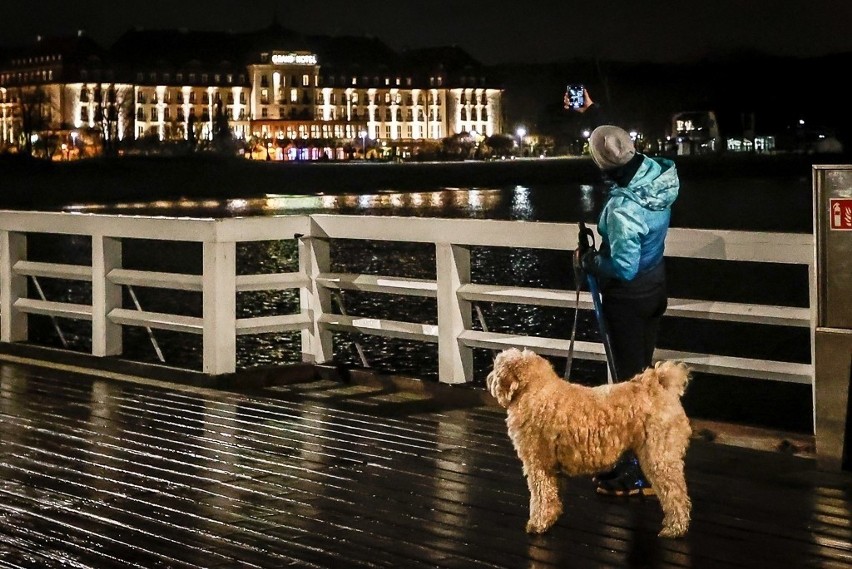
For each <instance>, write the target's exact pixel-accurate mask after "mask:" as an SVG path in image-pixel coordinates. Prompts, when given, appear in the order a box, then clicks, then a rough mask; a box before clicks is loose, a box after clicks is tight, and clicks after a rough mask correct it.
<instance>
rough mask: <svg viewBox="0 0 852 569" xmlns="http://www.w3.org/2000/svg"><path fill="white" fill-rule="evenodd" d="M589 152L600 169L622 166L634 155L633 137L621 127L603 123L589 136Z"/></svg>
mask: <svg viewBox="0 0 852 569" xmlns="http://www.w3.org/2000/svg"><path fill="white" fill-rule="evenodd" d="M589 153H590V154H591V155H592V160H594V161H595V164H597V165H598V168H600V169H601V170H612V169H613V168H618V167H619V166H624V165H625V164H627V163H628V162H630V159H631V158H633V157H634V156H635V155H636V148H635V147H634V146H633V139H632V138H630V134H628V133H627V131H626V130H624V129H623V128H619V127H617V126H613V125H611V124H605V125H603V126H599V127H598V128H596V129H595V130H594V131H592V135H591V136H590V137H589Z"/></svg>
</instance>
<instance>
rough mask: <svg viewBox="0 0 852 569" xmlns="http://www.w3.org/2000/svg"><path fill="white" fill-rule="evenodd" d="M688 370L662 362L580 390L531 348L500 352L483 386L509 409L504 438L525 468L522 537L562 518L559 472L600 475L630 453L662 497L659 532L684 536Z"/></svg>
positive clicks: (687, 510)
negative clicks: (526, 515)
mask: <svg viewBox="0 0 852 569" xmlns="http://www.w3.org/2000/svg"><path fill="white" fill-rule="evenodd" d="M689 373H690V370H689V369H688V368H687V367H686V365H684V364H683V363H676V362H671V361H665V362H659V363H657V364H656V365H655V366H654V367H651V368H648V369H647V370H645V372H643V373H641V374H638V375H636V376H635V377H634V378H633V379H631V380H630V381H625V382H621V383H616V384H613V385H603V386H600V387H584V386H581V385H575V384H572V383H569V382H568V381H565V380H563V379H562V378H561V377H559V376H558V375H557V374H556V373H555V372H554V370H553V366H551V365H550V362H548V361H547V360H546V359H544V358H542V357H541V356H539V355H537V354H536V353H534V352H532V351H530V350H524V351H520V350H518V349H515V348H510V349H508V350H504V351H503V352H501V353H500V354H498V355H497V357H496V358H495V360H494V369H493V370H492V371H491V373H489V374H488V379H487V385H488V390H489V391H490V392H491V395H493V396H494V397H495V398H496V399H497V402H498V403H499V404H500V405H501V406H503V407H505V408H506V410H507V413H508V416H507V418H506V424H507V426H508V430H509V438H511V439H512V444H513V445H514V447H515V450H516V451H517V453H518V457H519V458H520V459H521V462H522V463H523V467H524V476H526V479H527V485H528V486H529V490H530V518H529V521H528V522H527V528H526V529H527V532H529V533H544V532H546V531H547V530H548V529H550V527H551V526H552V525H553V524H554V523H556V520H557V518H558V517H559V515H560V514H561V513H562V502H561V499H560V497H559V481H558V475H559V474H560V472H561V473H565V474H567V475H569V476H574V475H578V474H596V473H599V472H603V471H605V470H608V469H610V468H612V467H613V465H614V464H615V463H616V461H617V460H618V458H619V457H620V456H621V454H622V453H623V452H624V451H627V450H632V451H634V452H635V453H636V455H637V456H638V458H639V464H640V465H641V467H642V470H643V471H644V473H645V475H646V476H647V478H648V480H649V481H650V482H651V484H652V485H653V488H654V490H655V491H656V494H657V495H658V496H659V499H660V505H661V506H662V509H663V529H662V531H660V533H659V535H660V536H662V537H681V536H683V535H685V534H686V531H687V529H688V528H689V517H690V510H691V502H690V499H689V495H688V494H687V490H686V480H685V478H684V473H683V460H684V456H685V454H686V448H687V446H688V445H689V437H690V435H691V433H692V429H691V428H690V426H689V419H687V417H686V413H685V412H684V410H683V407H682V406H681V403H680V397H681V396H682V395H683V393H684V389H685V388H686V384H687V382H688V381H689Z"/></svg>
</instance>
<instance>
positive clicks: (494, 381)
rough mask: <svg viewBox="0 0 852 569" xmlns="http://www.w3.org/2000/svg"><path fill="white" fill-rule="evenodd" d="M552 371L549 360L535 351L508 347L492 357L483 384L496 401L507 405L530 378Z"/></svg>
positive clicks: (504, 405)
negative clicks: (490, 367) (491, 363)
mask: <svg viewBox="0 0 852 569" xmlns="http://www.w3.org/2000/svg"><path fill="white" fill-rule="evenodd" d="M539 367H541V369H539ZM552 373H553V367H552V366H551V365H550V362H548V361H547V360H546V359H544V358H542V357H541V356H539V355H538V354H536V353H535V352H533V351H530V350H527V349H525V350H523V351H521V350H519V349H517V348H509V349H507V350H503V351H502V352H500V353H499V354H497V357H496V358H494V369H492V370H491V373H489V374H488V377H487V378H486V380H485V384H486V385H487V386H488V391H490V392H491V395H493V396H494V398H495V399H496V400H497V403H499V404H500V405H501V406H502V407H508V406H509V404H510V403H511V402H512V401H514V400H515V399H517V396H518V395H519V393H520V392H521V391H523V389H524V387H525V386H526V385H527V382H528V381H529V380H530V379H533V378H536V377H546V374H552Z"/></svg>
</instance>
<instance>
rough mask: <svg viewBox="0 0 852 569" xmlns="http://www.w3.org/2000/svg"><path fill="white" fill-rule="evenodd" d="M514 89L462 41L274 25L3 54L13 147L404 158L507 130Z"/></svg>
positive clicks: (2, 111)
mask: <svg viewBox="0 0 852 569" xmlns="http://www.w3.org/2000/svg"><path fill="white" fill-rule="evenodd" d="M502 94H503V92H502V89H501V88H500V87H499V86H496V85H494V84H493V83H491V82H489V80H488V79H487V78H486V77H485V75H484V72H483V67H482V66H481V65H479V64H478V63H477V62H476V61H474V60H473V59H471V58H470V56H468V55H467V54H466V53H464V52H463V51H461V50H459V49H458V48H435V49H427V50H418V51H411V52H405V53H402V54H399V53H396V52H394V51H392V50H391V49H390V48H388V47H387V46H385V45H384V44H382V43H381V42H379V41H378V40H376V39H373V38H354V37H346V38H336V37H316V36H314V37H303V36H299V35H298V34H295V33H293V32H290V31H288V30H284V29H283V28H280V26H277V25H273V26H272V27H271V28H270V29H267V30H263V31H261V32H254V33H245V34H232V33H225V32H222V33H218V32H188V31H185V30H167V31H148V32H146V31H144V30H134V31H131V32H128V33H127V34H125V35H124V36H122V37H121V38H120V39H119V40H118V41H117V42H116V44H114V45H113V46H112V47H111V48H110V49H109V50H106V49H103V48H101V47H100V46H98V45H97V44H95V42H93V41H92V40H91V39H90V38H88V37H87V36H85V34H82V33H80V34H78V36H77V37H74V38H65V39H59V40H47V39H40V40H39V41H37V42H36V44H35V45H34V46H31V47H29V48H26V49H22V50H16V51H14V52H13V53H10V54H8V55H7V56H6V57H4V58H3V59H2V60H0V147H3V146H5V147H16V148H22V147H25V146H27V145H28V144H35V143H37V142H38V141H39V140H40V139H42V138H45V137H51V138H52V139H54V140H55V141H57V140H58V141H59V142H60V143H61V144H64V145H66V148H67V147H68V145H70V147H71V148H72V149H73V150H74V151H75V152H78V151H79V150H80V148H81V147H82V146H84V145H87V144H95V141H96V140H100V143H101V145H102V146H104V147H106V146H108V145H110V144H111V143H112V144H116V145H118V143H123V142H126V141H128V140H135V141H139V140H147V141H149V142H151V141H153V142H157V141H159V142H170V141H181V140H184V141H191V142H193V143H198V144H204V143H207V142H211V141H213V140H215V139H216V137H217V135H218V134H219V133H221V132H227V133H228V135H229V136H232V137H233V138H234V139H236V140H238V141H242V142H244V143H246V144H245V146H246V147H251V146H252V145H254V146H255V147H259V148H261V149H262V152H264V153H268V155H269V157H270V158H271V159H288V158H289V159H292V158H296V157H298V158H308V159H309V158H317V157H319V156H325V157H331V158H343V157H345V156H347V155H348V156H352V155H353V154H355V155H358V154H360V155H366V154H368V153H371V154H375V155H388V154H395V155H400V156H404V155H406V154H411V153H417V151H418V149H421V148H423V147H424V146H425V145H428V144H429V142H432V143H433V144H434V143H435V142H437V141H441V140H442V139H445V138H447V137H452V136H454V135H463V134H467V135H470V136H473V137H480V138H481V137H488V136H491V135H495V134H501V133H502V131H503V121H502V107H501V98H502ZM250 142H251V143H252V144H248V143H250ZM264 157H265V156H264Z"/></svg>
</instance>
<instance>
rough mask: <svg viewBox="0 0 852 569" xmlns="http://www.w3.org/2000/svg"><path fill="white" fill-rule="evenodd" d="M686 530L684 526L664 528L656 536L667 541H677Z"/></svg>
mask: <svg viewBox="0 0 852 569" xmlns="http://www.w3.org/2000/svg"><path fill="white" fill-rule="evenodd" d="M687 529H688V528H687V526H685V525H673V526H666V527H664V528H663V529H662V530H660V533H658V534H657V535H658V536H660V537H665V538H668V539H677V538H679V537H683V536H685V535H686V531H687Z"/></svg>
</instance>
